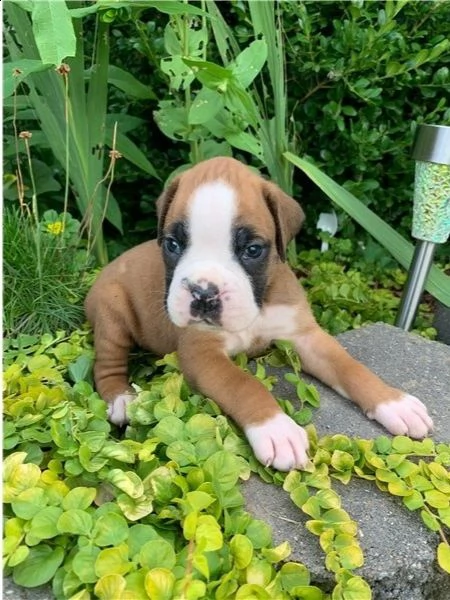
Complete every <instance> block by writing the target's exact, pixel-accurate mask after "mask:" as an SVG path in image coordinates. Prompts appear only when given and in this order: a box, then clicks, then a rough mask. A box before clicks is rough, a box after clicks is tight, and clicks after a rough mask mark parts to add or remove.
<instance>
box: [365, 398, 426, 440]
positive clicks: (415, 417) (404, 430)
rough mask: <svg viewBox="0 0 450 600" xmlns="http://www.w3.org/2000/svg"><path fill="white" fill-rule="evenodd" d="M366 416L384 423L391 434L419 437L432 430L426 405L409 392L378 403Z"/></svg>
mask: <svg viewBox="0 0 450 600" xmlns="http://www.w3.org/2000/svg"><path fill="white" fill-rule="evenodd" d="M367 416H368V417H369V419H374V420H375V421H378V422H379V423H381V424H382V425H384V427H386V429H387V430H388V431H389V432H390V433H392V434H393V435H408V436H410V437H412V438H419V439H420V438H424V437H426V436H427V435H428V434H429V433H430V432H431V431H432V430H433V421H432V420H431V417H430V416H429V415H428V412H427V409H426V407H425V406H424V404H422V402H421V401H420V400H419V399H418V398H416V397H415V396H411V395H410V394H403V395H402V396H401V398H400V400H391V401H389V402H383V403H382V404H379V405H378V406H377V407H376V408H375V410H373V411H370V412H368V413H367Z"/></svg>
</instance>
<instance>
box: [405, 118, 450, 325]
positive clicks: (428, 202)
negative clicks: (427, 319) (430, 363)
mask: <svg viewBox="0 0 450 600" xmlns="http://www.w3.org/2000/svg"><path fill="white" fill-rule="evenodd" d="M412 156H413V158H414V160H415V161H416V169H415V179H414V208H413V225H412V236H413V237H414V238H416V239H417V240H418V241H417V244H416V247H415V250H414V255H413V258H412V261H411V265H410V268H409V273H408V278H407V281H406V285H405V289H404V291H403V295H402V299H401V302H400V308H399V312H398V315H397V319H396V322H395V324H396V325H397V327H400V328H402V329H405V330H408V329H409V328H410V327H411V325H412V323H413V321H414V318H415V315H416V312H417V307H418V306H419V302H420V298H421V296H422V292H423V289H424V287H425V283H426V280H427V277H428V273H429V271H430V268H431V265H432V262H433V255H434V251H435V248H436V244H443V243H444V242H446V241H447V239H448V236H449V234H450V127H447V126H444V125H419V126H418V127H417V131H416V137H415V140H414V147H413V152H412Z"/></svg>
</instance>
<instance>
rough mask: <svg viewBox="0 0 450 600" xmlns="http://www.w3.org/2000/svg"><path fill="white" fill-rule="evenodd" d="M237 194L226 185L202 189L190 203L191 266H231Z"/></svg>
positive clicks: (189, 255)
mask: <svg viewBox="0 0 450 600" xmlns="http://www.w3.org/2000/svg"><path fill="white" fill-rule="evenodd" d="M236 211H237V206H236V194H235V192H234V190H233V188H231V187H230V186H228V185H226V184H225V183H223V182H222V181H214V182H212V183H206V184H204V185H202V186H200V187H199V188H198V189H197V190H196V191H195V192H194V194H193V196H192V198H191V200H190V206H189V212H188V219H189V233H190V238H191V247H190V248H189V251H188V252H187V254H186V257H185V258H186V259H187V258H188V257H189V261H190V262H194V261H195V260H199V261H203V260H205V259H209V260H213V261H216V260H217V261H219V262H222V263H223V262H225V263H229V262H230V261H232V260H233V257H232V255H231V244H232V240H231V231H232V224H233V220H234V218H235V216H236Z"/></svg>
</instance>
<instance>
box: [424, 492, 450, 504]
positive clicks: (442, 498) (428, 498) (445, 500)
mask: <svg viewBox="0 0 450 600" xmlns="http://www.w3.org/2000/svg"><path fill="white" fill-rule="evenodd" d="M424 496H425V502H427V504H429V505H430V506H432V507H433V508H448V506H449V504H450V495H449V494H444V493H443V492H440V491H439V490H429V491H426V492H425V493H424Z"/></svg>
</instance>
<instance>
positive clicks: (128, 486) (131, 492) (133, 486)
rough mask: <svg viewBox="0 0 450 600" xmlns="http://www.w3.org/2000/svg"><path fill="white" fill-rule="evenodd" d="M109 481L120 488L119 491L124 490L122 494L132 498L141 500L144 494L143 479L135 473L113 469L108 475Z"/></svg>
mask: <svg viewBox="0 0 450 600" xmlns="http://www.w3.org/2000/svg"><path fill="white" fill-rule="evenodd" d="M108 481H110V482H111V483H112V484H113V485H115V486H116V487H117V488H119V490H122V492H125V494H127V495H128V496H130V498H134V499H137V498H140V497H141V496H142V495H143V493H144V484H143V483H142V479H141V478H140V477H139V476H138V475H136V473H134V472H133V471H122V470H121V469H111V471H110V472H109V473H108Z"/></svg>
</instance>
